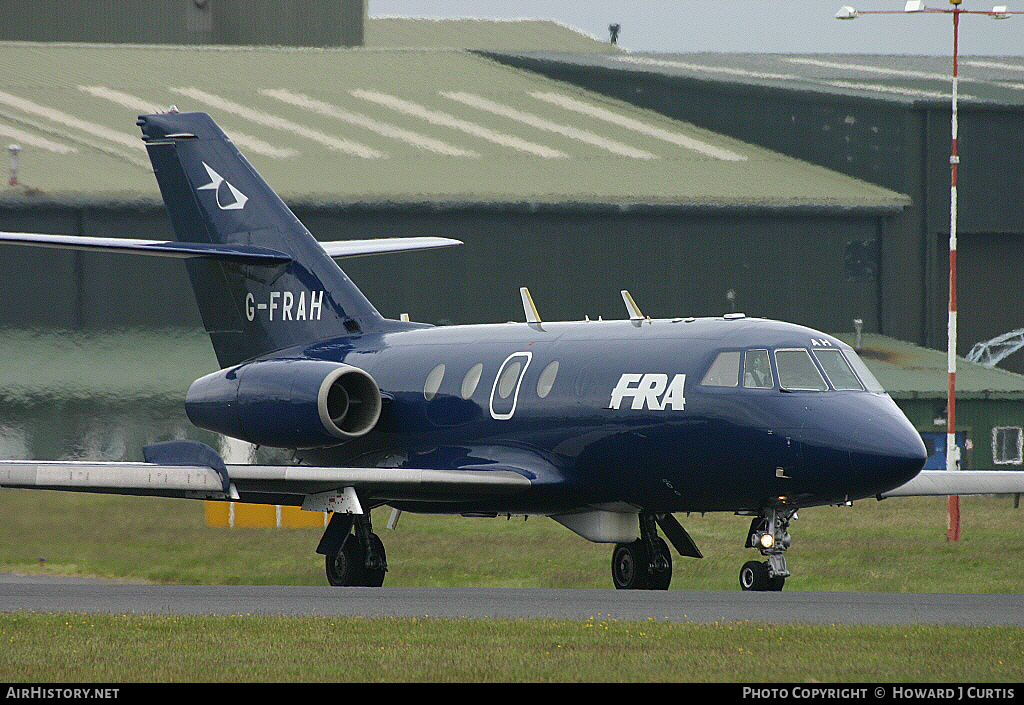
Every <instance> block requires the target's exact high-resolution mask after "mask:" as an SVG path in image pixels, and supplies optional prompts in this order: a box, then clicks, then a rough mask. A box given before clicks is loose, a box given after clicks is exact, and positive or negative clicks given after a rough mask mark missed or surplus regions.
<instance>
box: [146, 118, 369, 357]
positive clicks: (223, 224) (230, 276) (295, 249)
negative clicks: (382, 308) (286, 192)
mask: <svg viewBox="0 0 1024 705" xmlns="http://www.w3.org/2000/svg"><path fill="white" fill-rule="evenodd" d="M138 124H139V126H140V127H141V128H142V134H143V139H144V140H145V142H146V149H147V150H148V151H149V158H150V160H151V161H152V163H153V169H154V171H155V173H156V179H157V182H158V183H159V185H160V193H161V195H162V196H163V199H164V204H165V205H166V207H167V212H168V214H169V215H170V218H171V224H172V226H173V228H174V232H175V235H176V237H177V239H178V240H180V241H182V242H201V243H214V244H231V245H243V246H254V247H261V248H266V249H270V250H276V251H279V252H281V253H284V254H285V255H287V256H288V257H290V258H291V261H289V262H287V263H285V264H275V265H265V264H241V263H234V262H225V261H219V260H211V259H195V260H189V261H188V262H187V263H186V266H187V267H188V273H189V276H190V277H191V279H192V287H193V289H194V290H195V295H196V302H197V303H198V305H199V310H200V313H201V314H202V317H203V324H204V325H205V326H206V330H207V332H208V333H209V334H210V340H211V342H212V343H213V347H214V350H215V352H216V354H217V359H218V361H219V362H220V365H221V367H228V366H230V365H234V364H237V363H239V362H241V361H243V360H247V359H249V358H252V357H256V356H259V355H262V354H265V353H268V352H272V351H274V350H280V349H282V348H286V347H290V346H293V345H300V344H303V343H309V342H315V341H318V340H325V339H328V338H333V337H337V336H344V335H354V334H358V333H361V332H366V331H372V330H375V329H377V328H379V327H380V325H381V322H382V318H381V316H380V314H379V313H378V312H377V310H376V309H375V308H374V307H373V305H372V304H371V303H370V302H369V301H367V300H366V297H364V296H363V294H362V292H360V291H359V289H358V288H356V286H355V285H354V284H353V283H352V281H351V280H350V279H349V278H348V277H347V276H346V275H345V273H344V272H343V271H342V270H341V268H339V267H338V265H337V264H336V263H335V262H334V260H333V259H331V257H330V256H328V254H327V253H326V252H325V251H324V249H323V247H321V246H320V244H319V243H318V242H317V241H316V239H315V238H314V237H313V236H312V235H311V234H310V233H309V231H308V230H306V228H305V227H304V226H303V225H302V223H300V222H299V220H298V218H296V217H295V215H294V214H293V213H292V212H291V210H290V209H289V208H288V206H286V205H285V204H284V202H283V201H282V200H281V199H280V198H279V197H278V196H277V194H276V193H274V191H273V190H272V189H271V188H270V186H269V185H268V184H267V183H266V182H265V181H264V180H263V178H262V177H261V176H260V175H259V174H258V173H257V172H256V170H255V169H253V167H252V165H250V164H249V162H248V161H247V160H246V159H245V157H243V156H242V154H241V153H240V152H239V151H238V149H237V148H236V147H235V146H234V144H232V143H231V140H229V139H228V138H227V136H226V135H225V134H224V132H223V131H221V129H220V128H219V127H218V126H217V124H216V123H215V122H214V121H213V119H212V118H211V117H210V116H209V115H207V114H205V113H163V114H159V115H143V116H141V117H140V118H139V121H138Z"/></svg>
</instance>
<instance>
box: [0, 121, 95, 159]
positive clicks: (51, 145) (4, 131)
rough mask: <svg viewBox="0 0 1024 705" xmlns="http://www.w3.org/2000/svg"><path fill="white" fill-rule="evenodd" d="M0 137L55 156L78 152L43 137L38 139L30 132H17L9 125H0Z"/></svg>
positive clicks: (15, 128) (17, 130) (16, 129)
mask: <svg viewBox="0 0 1024 705" xmlns="http://www.w3.org/2000/svg"><path fill="white" fill-rule="evenodd" d="M0 136H3V137H9V138H10V139H12V140H18V141H19V142H21V143H22V144H23V145H28V146H30V147H38V148H39V149H45V150H46V151H48V152H54V153H56V154H74V153H75V152H77V151H78V150H77V149H75V148H74V147H71V146H69V145H66V144H59V143H58V142H53V141H52V140H48V139H46V138H45V137H38V136H36V135H33V134H32V133H31V132H25V131H24V130H19V129H18V128H17V127H11V126H10V125H4V124H2V123H0Z"/></svg>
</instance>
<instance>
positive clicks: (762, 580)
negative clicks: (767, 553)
mask: <svg viewBox="0 0 1024 705" xmlns="http://www.w3.org/2000/svg"><path fill="white" fill-rule="evenodd" d="M740 588H741V589H743V590H749V591H752V592H764V591H765V590H767V589H768V564H767V563H761V562H759V561H747V562H746V563H744V564H743V567H742V568H740ZM779 589H780V590H781V589H782V588H781V587H780V588H779Z"/></svg>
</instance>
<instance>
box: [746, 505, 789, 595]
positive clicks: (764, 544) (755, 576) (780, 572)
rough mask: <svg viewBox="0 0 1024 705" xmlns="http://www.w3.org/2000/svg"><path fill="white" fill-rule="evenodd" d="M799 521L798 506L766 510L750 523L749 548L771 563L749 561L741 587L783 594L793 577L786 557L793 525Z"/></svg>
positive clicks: (766, 508) (767, 508) (768, 508)
mask: <svg viewBox="0 0 1024 705" xmlns="http://www.w3.org/2000/svg"><path fill="white" fill-rule="evenodd" d="M795 518H796V508H795V507H765V508H764V509H762V510H761V514H760V516H757V517H755V518H754V520H753V521H751V522H750V531H749V532H748V533H747V542H746V547H747V548H756V549H757V550H759V551H760V552H761V555H762V556H764V557H765V558H766V559H767V560H765V561H747V562H746V563H744V564H743V567H742V568H740V587H741V588H742V589H743V590H751V591H757V592H765V591H769V592H779V591H780V590H782V587H783V585H785V583H786V578H788V577H789V576H790V572H789V570H787V569H786V557H785V556H784V555H782V552H783V551H785V550H786V549H787V548H789V545H790V543H791V541H792V540H791V538H790V536H789V531H788V530H789V522H791V521H792V520H793V519H795Z"/></svg>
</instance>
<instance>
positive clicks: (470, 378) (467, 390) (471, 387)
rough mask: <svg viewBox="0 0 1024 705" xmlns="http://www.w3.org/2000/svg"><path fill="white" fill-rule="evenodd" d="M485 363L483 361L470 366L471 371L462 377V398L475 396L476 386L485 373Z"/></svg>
mask: <svg viewBox="0 0 1024 705" xmlns="http://www.w3.org/2000/svg"><path fill="white" fill-rule="evenodd" d="M483 371H484V365H483V363H482V362H478V363H476V364H475V365H473V366H472V367H470V368H469V372H467V373H466V376H465V377H463V378H462V390H461V394H462V398H463V399H469V398H470V397H471V396H473V392H475V391H476V387H477V385H478V384H480V376H481V375H482V374H483Z"/></svg>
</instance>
